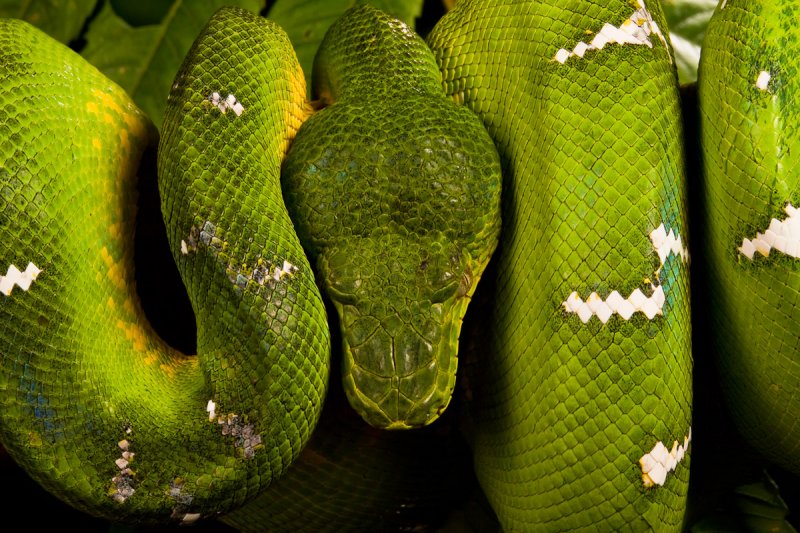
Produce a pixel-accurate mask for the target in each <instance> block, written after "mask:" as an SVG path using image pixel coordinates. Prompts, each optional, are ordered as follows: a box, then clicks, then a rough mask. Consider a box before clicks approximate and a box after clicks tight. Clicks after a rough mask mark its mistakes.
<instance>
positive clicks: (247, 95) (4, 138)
mask: <svg viewBox="0 0 800 533" xmlns="http://www.w3.org/2000/svg"><path fill="white" fill-rule="evenodd" d="M0 43H2V50H1V52H0V54H2V55H0V64H2V70H3V77H2V95H0V109H2V122H0V124H1V125H0V191H2V194H0V217H2V218H0V264H2V265H3V266H2V267H0V268H2V270H3V272H2V274H0V275H3V276H4V279H3V281H2V282H3V283H5V284H8V283H9V281H15V280H16V284H15V285H14V286H13V287H11V289H10V290H5V291H3V292H4V294H3V295H1V296H0V441H2V443H3V445H4V446H5V447H6V448H7V449H8V450H9V452H10V453H11V454H12V455H13V456H14V457H15V458H16V460H17V461H18V462H19V463H20V464H22V465H23V466H24V467H25V468H26V469H27V470H28V471H29V472H30V473H31V475H33V476H34V477H35V478H36V479H37V480H39V481H40V482H41V483H42V484H43V485H44V486H45V487H47V488H48V489H49V490H50V491H52V492H53V493H55V494H56V495H58V496H60V497H62V498H64V499H65V500H67V501H69V502H70V503H72V504H73V505H75V506H76V507H79V508H81V509H83V510H85V511H87V512H89V513H92V514H95V515H102V516H106V517H108V518H109V519H113V520H125V521H130V522H158V523H164V522H167V521H170V520H172V521H177V522H191V521H194V520H196V519H198V518H200V517H203V516H207V515H215V514H217V513H220V512H224V511H226V510H228V509H230V508H231V507H233V506H236V505H239V504H241V503H243V502H244V501H245V500H246V499H247V498H249V497H252V496H254V495H255V494H256V493H258V492H259V491H260V490H262V489H263V488H264V487H266V486H267V485H268V484H269V483H270V482H271V480H272V479H273V478H275V477H277V476H279V475H280V474H281V473H282V472H283V471H284V470H285V469H286V468H287V467H288V465H289V464H290V463H291V462H292V461H293V459H294V458H295V457H296V456H297V455H298V454H299V452H300V449H301V448H302V446H303V445H304V443H305V441H306V440H307V439H308V437H309V435H310V433H311V430H312V428H313V426H314V424H315V423H316V420H317V418H318V416H319V411H320V409H321V405H322V401H323V397H324V393H325V388H326V383H327V368H328V357H329V339H328V332H327V326H326V323H325V312H324V308H323V307H322V304H321V300H320V298H319V295H318V293H317V292H316V289H315V284H314V280H313V276H312V275H311V272H310V268H309V265H308V263H307V262H306V261H305V259H304V256H303V252H302V249H301V248H300V245H299V243H298V242H297V239H296V237H295V236H294V233H293V230H292V226H291V222H290V220H289V218H288V215H287V213H286V211H285V208H284V207H283V205H282V203H281V196H280V191H279V190H278V189H277V184H278V181H279V166H280V160H281V158H282V155H283V153H284V152H285V149H286V145H287V144H288V142H289V140H290V138H291V136H292V135H293V134H294V131H295V130H296V128H297V125H298V124H299V122H300V121H301V120H302V118H303V116H304V113H305V111H304V108H303V96H304V94H305V90H304V87H303V83H302V74H301V73H300V72H299V71H298V69H297V66H296V64H292V63H291V61H289V60H288V59H290V58H291V57H292V51H291V46H290V45H289V42H288V39H286V37H285V36H284V35H282V34H281V33H280V32H279V31H278V30H277V29H276V28H275V27H274V26H273V25H269V24H267V23H265V22H264V21H263V20H259V19H257V18H256V17H254V16H252V15H246V14H240V13H238V12H233V11H223V12H220V13H219V14H218V15H217V17H216V18H215V19H213V20H212V22H211V23H210V25H209V27H208V28H207V29H206V30H205V32H204V33H203V34H202V35H201V37H200V38H199V39H198V41H197V42H196V44H195V47H194V48H193V49H192V51H191V52H190V54H189V56H188V57H187V60H186V62H185V63H184V66H183V68H182V70H181V71H180V73H179V74H178V76H177V78H176V82H175V85H174V87H173V91H172V94H171V95H170V102H169V111H168V118H167V119H166V122H165V129H164V132H163V137H162V142H161V146H160V153H159V155H160V163H159V167H160V168H159V170H160V173H161V178H160V181H161V184H162V185H161V196H162V201H163V211H164V215H165V219H166V221H167V225H168V227H169V228H170V230H169V232H170V235H169V237H170V244H171V247H172V249H173V251H174V254H175V257H176V259H177V262H178V265H179V270H180V272H181V275H182V277H183V278H184V280H185V283H186V285H187V292H188V294H189V295H190V299H191V301H192V304H193V307H194V310H195V313H196V316H197V323H198V339H197V344H198V354H197V356H185V355H182V354H178V353H175V352H174V351H173V350H171V349H170V348H169V347H168V346H166V345H165V344H164V343H163V342H162V341H160V340H159V339H158V338H157V337H156V336H155V334H154V333H153V332H152V330H151V328H150V326H149V325H148V323H147V321H146V319H145V318H144V316H143V314H142V312H141V309H140V307H139V303H138V298H137V296H136V292H135V288H134V278H133V257H132V254H133V238H132V237H133V228H134V222H135V220H134V219H135V191H136V180H135V173H136V168H137V166H138V160H139V157H140V155H141V153H142V151H143V150H144V148H145V147H146V146H147V145H148V144H151V145H152V144H153V143H154V142H155V135H154V131H153V128H152V126H151V125H150V123H149V122H148V121H147V120H146V119H145V118H144V116H143V115H142V114H141V113H140V112H139V111H138V110H137V109H136V108H135V107H134V106H133V105H132V104H131V103H130V100H129V98H128V97H127V96H126V95H125V94H124V93H123V92H122V91H121V90H120V89H119V88H118V87H117V86H115V85H113V84H112V83H111V82H109V81H108V80H106V79H105V78H103V77H102V76H101V75H100V74H99V73H98V72H97V71H96V70H95V69H94V68H93V67H91V66H89V65H88V64H87V63H86V62H85V61H84V60H82V59H81V58H80V57H79V56H77V55H75V54H74V53H72V52H71V51H69V50H68V49H67V48H66V47H63V46H62V45H59V44H57V43H55V42H54V41H52V40H50V38H48V37H46V36H45V35H44V34H42V33H40V32H39V31H38V30H34V29H33V28H32V27H30V26H27V25H24V24H21V23H19V22H16V21H3V22H0ZM244 65H247V66H249V67H250V68H244ZM251 73H252V74H251ZM259 76H260V77H259ZM212 91H219V92H220V93H222V94H223V100H224V99H225V98H226V97H227V95H228V94H229V93H235V94H236V95H237V98H238V99H239V102H242V103H243V105H244V106H246V108H245V111H244V112H243V113H241V116H237V115H236V114H235V113H234V112H233V111H229V112H228V113H225V114H223V113H222V112H221V110H220V108H219V106H217V105H214V104H213V103H212V102H211V101H209V100H208V97H209V95H210V94H211V93H212ZM237 110H238V108H237ZM256 124H257V125H258V126H259V128H261V127H262V125H263V124H267V125H268V126H267V130H266V131H264V130H263V129H259V130H258V131H257V132H256V131H255V128H254V125H256ZM276 191H277V192H276ZM284 261H285V262H288V263H289V264H291V266H292V268H289V267H287V266H286V263H284ZM29 262H30V263H32V264H33V265H35V267H34V268H35V270H33V269H30V268H29V269H27V270H26V268H25V267H26V265H27V264H28V263H29ZM12 264H13V265H18V266H19V267H20V268H19V270H23V271H25V272H27V275H28V276H29V277H30V276H32V275H33V274H34V273H35V271H36V270H39V271H40V272H39V273H38V276H36V279H35V280H33V281H32V283H30V281H28V282H26V280H25V276H24V275H21V274H16V273H15V272H14V271H11V270H9V271H8V272H7V271H6V269H10V265H12ZM275 268H280V269H281V272H283V274H282V275H277V274H275ZM262 272H263V273H265V275H264V276H261V273H262ZM26 289H27V290H26Z"/></svg>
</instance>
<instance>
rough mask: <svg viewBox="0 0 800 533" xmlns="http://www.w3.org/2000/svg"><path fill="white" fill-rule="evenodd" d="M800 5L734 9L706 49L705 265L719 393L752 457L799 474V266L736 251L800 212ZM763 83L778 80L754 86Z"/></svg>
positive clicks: (709, 35)
mask: <svg viewBox="0 0 800 533" xmlns="http://www.w3.org/2000/svg"><path fill="white" fill-rule="evenodd" d="M798 17H800V2H797V1H784V2H777V3H776V2H767V1H747V2H742V1H736V0H729V1H728V2H727V4H726V6H725V7H724V9H720V8H719V7H718V8H717V12H716V13H715V14H714V17H713V18H712V21H711V22H710V24H709V27H708V31H707V32H706V38H705V41H704V45H703V56H702V59H701V64H700V72H699V77H698V96H699V103H700V117H701V128H702V137H701V142H702V146H703V154H704V168H705V179H704V181H703V187H704V195H703V196H704V198H705V209H704V213H705V218H704V220H703V221H702V227H703V228H704V233H703V249H704V250H705V253H704V259H705V262H706V265H707V266H706V268H707V270H708V278H709V287H710V291H709V293H710V298H711V301H710V307H709V308H710V309H712V310H713V313H712V315H711V320H712V324H713V329H712V333H713V339H714V341H715V351H716V352H717V363H718V367H719V370H720V376H721V380H720V381H721V384H722V386H723V390H724V392H725V394H726V398H727V400H728V405H729V406H730V410H731V413H732V415H733V418H734V421H735V422H736V424H737V427H738V429H739V430H740V432H741V433H742V434H743V435H744V436H745V437H747V440H748V441H749V442H750V443H751V444H752V445H753V447H754V448H756V449H757V450H759V451H760V452H761V453H763V454H765V455H766V456H767V457H768V458H769V459H770V460H772V461H774V462H776V463H778V464H780V465H781V466H783V467H784V468H787V469H789V470H791V471H793V472H794V473H796V474H800V425H798V423H797V421H798V420H800V347H799V346H798V324H800V260H798V259H797V258H795V257H791V256H790V255H786V254H784V253H782V252H780V251H777V250H772V251H771V252H770V253H769V255H768V256H766V257H765V256H763V255H761V254H760V253H756V254H755V255H754V257H753V259H752V260H751V259H749V258H748V257H746V256H745V255H742V254H741V253H740V252H739V250H738V248H739V247H740V246H742V242H743V239H744V238H748V239H753V238H754V237H755V236H756V234H757V233H759V232H760V233H764V232H765V230H766V229H767V228H768V227H769V225H770V221H771V220H772V219H778V220H784V219H786V218H787V215H786V213H785V212H784V208H785V206H786V204H787V203H790V204H792V205H793V206H795V207H796V206H798V205H800V174H798V171H797V165H798V155H799V154H800V132H798V130H797V126H796V120H797V117H798V112H797V105H798V102H797V100H796V96H795V95H796V94H797V91H798V90H800V87H799V85H800V81H798V77H797V74H798V55H797V49H798V39H799V38H800V30H798V27H797V20H798ZM761 71H765V72H769V73H770V74H771V78H770V80H769V83H768V84H767V85H766V87H765V89H763V90H762V89H760V88H758V87H757V86H756V81H757V79H758V77H759V75H760V73H761Z"/></svg>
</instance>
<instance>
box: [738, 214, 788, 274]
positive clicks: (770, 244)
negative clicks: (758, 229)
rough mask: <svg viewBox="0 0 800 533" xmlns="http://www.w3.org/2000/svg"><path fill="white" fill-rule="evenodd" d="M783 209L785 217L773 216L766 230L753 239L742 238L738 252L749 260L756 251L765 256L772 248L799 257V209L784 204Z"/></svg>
mask: <svg viewBox="0 0 800 533" xmlns="http://www.w3.org/2000/svg"><path fill="white" fill-rule="evenodd" d="M784 211H786V214H787V215H788V216H787V217H786V218H785V219H783V220H778V219H777V218H773V219H772V221H771V222H770V223H769V228H768V229H767V231H765V232H764V233H756V236H755V238H754V239H753V240H750V239H744V240H743V241H742V245H741V246H740V247H739V252H740V253H741V254H742V255H744V256H745V257H747V258H748V259H750V260H751V261H752V260H753V256H754V255H755V253H756V252H758V253H760V254H761V255H763V256H764V257H767V256H768V255H769V252H770V250H772V249H775V250H778V251H779V252H782V253H784V254H786V255H788V256H789V257H794V258H795V259H800V209H797V208H795V207H793V206H792V204H786V207H785V208H784Z"/></svg>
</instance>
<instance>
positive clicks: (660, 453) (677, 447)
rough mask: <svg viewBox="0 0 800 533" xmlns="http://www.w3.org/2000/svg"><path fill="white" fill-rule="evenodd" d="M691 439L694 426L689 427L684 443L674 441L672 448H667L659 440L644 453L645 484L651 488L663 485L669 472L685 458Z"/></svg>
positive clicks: (643, 475) (640, 463) (642, 466)
mask: <svg viewBox="0 0 800 533" xmlns="http://www.w3.org/2000/svg"><path fill="white" fill-rule="evenodd" d="M691 441H692V428H689V434H688V435H686V436H685V437H684V438H683V443H679V442H678V441H674V442H673V443H672V449H667V447H666V446H665V445H664V443H663V442H661V441H658V442H657V443H656V445H655V446H653V449H652V450H650V452H648V453H646V454H644V455H643V456H642V457H641V458H640V459H639V466H641V468H642V482H643V483H644V486H645V487H647V488H651V487H654V486H655V485H659V486H660V485H663V484H664V483H665V482H666V480H667V474H669V473H670V472H672V471H674V470H675V469H676V468H677V467H678V463H680V462H681V461H682V460H683V458H684V456H685V455H686V452H687V451H688V449H689V443H690V442H691Z"/></svg>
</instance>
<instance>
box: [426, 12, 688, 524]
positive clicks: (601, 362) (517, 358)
mask: <svg viewBox="0 0 800 533" xmlns="http://www.w3.org/2000/svg"><path fill="white" fill-rule="evenodd" d="M628 20H630V21H632V22H633V24H635V25H636V26H637V28H639V29H641V30H642V31H644V30H649V34H644V36H642V34H641V33H639V34H636V33H635V32H636V28H633V27H631V26H630V23H626V21H628ZM626 24H627V26H626ZM606 25H610V26H611V27H612V28H607V27H606ZM623 26H625V28H623V30H624V29H629V30H631V31H632V32H634V34H635V36H634V37H631V40H634V39H636V40H637V41H640V42H639V44H633V43H626V44H619V43H618V42H607V43H606V44H605V45H604V46H602V47H601V46H597V45H596V46H595V47H594V48H593V49H588V45H589V44H592V43H595V44H598V43H599V42H600V40H595V38H596V37H597V36H598V34H601V33H602V34H603V35H610V36H614V37H616V38H618V39H619V40H622V39H623V35H621V34H620V33H619V32H618V31H615V30H613V28H616V29H617V30H619V29H620V28H622V27H623ZM665 28H666V27H665V23H664V21H663V17H662V13H661V10H660V8H659V6H658V4H657V3H656V2H651V1H648V2H647V3H646V6H645V5H644V2H629V1H609V2H606V1H603V2H600V1H569V2H565V1H539V2H532V1H531V2H511V1H500V0H498V1H489V0H487V1H480V2H479V1H470V0H464V1H462V2H459V3H457V4H456V7H455V9H453V11H451V12H450V13H449V14H448V15H446V16H445V17H444V19H442V21H441V22H440V23H439V25H438V26H437V27H436V28H435V30H434V31H433V32H432V34H431V35H430V36H429V39H428V40H429V43H430V45H431V48H432V49H433V51H434V55H435V56H436V59H437V61H438V63H439V65H440V68H441V69H442V72H443V73H444V74H443V75H444V83H445V87H446V90H447V92H448V94H450V95H452V96H453V98H454V99H456V100H457V101H459V102H463V103H464V104H465V105H467V106H468V107H470V108H471V109H473V110H474V111H475V112H476V113H477V114H478V115H480V116H481V118H482V119H483V121H484V124H485V125H486V127H487V129H488V130H489V132H490V134H491V135H492V138H493V139H494V141H495V144H496V145H497V146H498V149H499V150H500V157H501V160H502V162H503V174H504V182H503V187H504V191H503V227H502V232H501V243H500V246H499V248H498V252H497V254H496V258H497V261H496V264H494V265H493V267H494V268H493V272H494V273H493V275H492V276H491V278H489V281H490V283H489V284H488V285H487V287H488V290H489V291H490V292H489V295H488V298H487V299H488V301H489V304H488V308H487V311H486V315H485V316H484V317H482V318H481V319H480V322H481V324H483V325H484V328H483V329H482V331H481V333H480V334H478V335H477V336H478V337H480V340H481V341H482V342H481V343H478V344H479V345H480V346H482V349H481V350H480V353H478V358H479V368H480V370H479V371H477V372H476V373H475V374H476V375H474V376H471V378H470V384H471V386H472V390H471V397H472V402H471V406H472V409H473V413H474V414H473V421H472V425H473V428H474V431H473V446H474V453H475V459H474V462H475V468H476V470H477V473H478V477H479V480H480V482H481V485H482V486H483V489H484V491H485V492H486V494H487V496H488V498H489V500H490V502H491V504H492V507H493V508H494V509H495V511H496V512H497V515H498V517H499V519H500V521H501V523H502V524H503V528H504V529H505V530H506V531H531V530H534V531H539V530H541V531H564V530H570V531H577V530H592V531H596V530H601V531H612V530H613V531H624V530H634V531H641V530H651V529H654V530H658V531H667V530H673V531H679V530H680V528H681V523H682V519H683V511H684V506H685V501H686V492H687V485H688V477H689V457H688V455H689V453H688V451H687V448H690V446H691V445H690V444H689V440H690V433H691V429H690V423H691V415H690V413H691V410H690V407H691V366H692V359H691V349H690V348H691V347H690V317H689V301H688V298H689V291H688V265H687V262H686V261H687V259H688V257H687V255H686V254H685V253H684V248H685V247H686V246H687V221H686V206H685V192H684V189H685V183H684V177H683V153H682V145H681V134H682V131H681V123H680V110H679V103H678V94H677V84H676V78H675V72H674V66H673V65H672V64H671V56H670V54H671V52H670V50H669V48H668V46H667V41H666V39H664V40H662V38H663V36H662V35H660V33H661V32H662V31H665ZM626 35H627V34H626ZM644 41H647V44H645V43H644ZM581 42H585V44H586V47H587V49H585V50H584V52H585V53H583V56H582V57H581V55H580V54H579V53H578V52H580V51H581V49H582V48H583V45H580V43H581ZM575 50H577V51H578V52H575V53H572V52H573V51H575ZM562 60H563V61H562ZM659 228H661V230H664V231H665V232H666V234H667V235H668V236H669V235H671V236H672V238H671V239H670V238H669V237H668V238H667V239H666V240H671V242H672V244H675V246H670V251H669V253H665V254H664V255H663V256H662V255H660V254H659V253H657V249H658V250H659V251H662V252H663V251H664V248H662V246H663V245H664V242H663V241H662V240H660V239H658V245H657V242H656V239H653V238H652V237H653V236H656V233H659V234H660V231H657V230H659ZM487 276H488V274H487ZM482 287H483V286H482ZM637 289H638V290H639V292H640V293H641V294H642V296H646V297H653V296H655V295H657V294H658V293H659V292H660V291H663V297H664V299H663V300H659V298H658V297H656V298H654V300H658V301H660V302H661V305H657V306H656V307H657V308H656V309H655V311H656V312H654V310H653V309H650V310H649V311H648V313H652V317H651V316H648V314H646V313H645V312H643V311H635V312H632V314H630V315H628V313H629V312H630V310H631V307H627V306H626V305H625V304H624V303H622V302H620V301H619V299H618V298H617V297H616V296H615V297H612V293H614V292H615V291H616V293H617V296H619V297H620V299H628V298H629V295H631V294H633V293H634V292H635V291H636V290H637ZM480 290H481V289H480V288H479V291H480ZM573 293H576V294H573ZM593 293H594V295H593ZM476 298H477V296H476ZM578 299H580V300H581V301H582V302H584V304H585V305H584V304H581V303H580V302H579V301H578ZM634 300H640V298H638V297H637V298H634ZM586 302H589V303H588V304H586ZM639 303H640V304H641V309H644V310H645V311H647V307H648V304H646V303H643V302H641V301H640V302H639ZM653 303H656V302H655V301H653ZM601 304H605V305H601ZM609 309H618V310H621V311H622V313H618V312H613V313H611V314H609ZM625 315H628V316H627V317H626V316H625ZM601 317H602V318H604V319H606V320H605V321H603V320H602V319H601ZM584 319H586V320H584ZM659 443H662V446H663V447H665V448H666V449H667V450H669V451H670V452H675V453H674V455H675V456H676V457H680V460H678V461H677V462H676V464H670V465H669V466H670V467H674V468H667V469H663V471H661V470H659V468H656V469H651V470H650V472H651V474H652V475H653V479H651V482H650V483H648V482H647V480H646V479H645V476H644V468H643V462H644V463H648V461H649V460H648V459H646V456H650V454H651V452H653V451H655V453H654V454H653V455H660V456H662V457H663V455H664V453H663V450H662V449H661V448H660V447H659V446H658V444H659ZM673 445H674V447H673ZM681 447H682V448H683V452H682V453H681V451H680V450H679V448H681ZM667 455H670V454H667ZM667 462H669V460H668V459H667ZM648 464H649V463H648ZM664 473H666V476H664V475H663V474H664ZM655 478H658V480H657V481H661V482H662V483H663V484H659V483H658V482H657V481H656V479H655Z"/></svg>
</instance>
